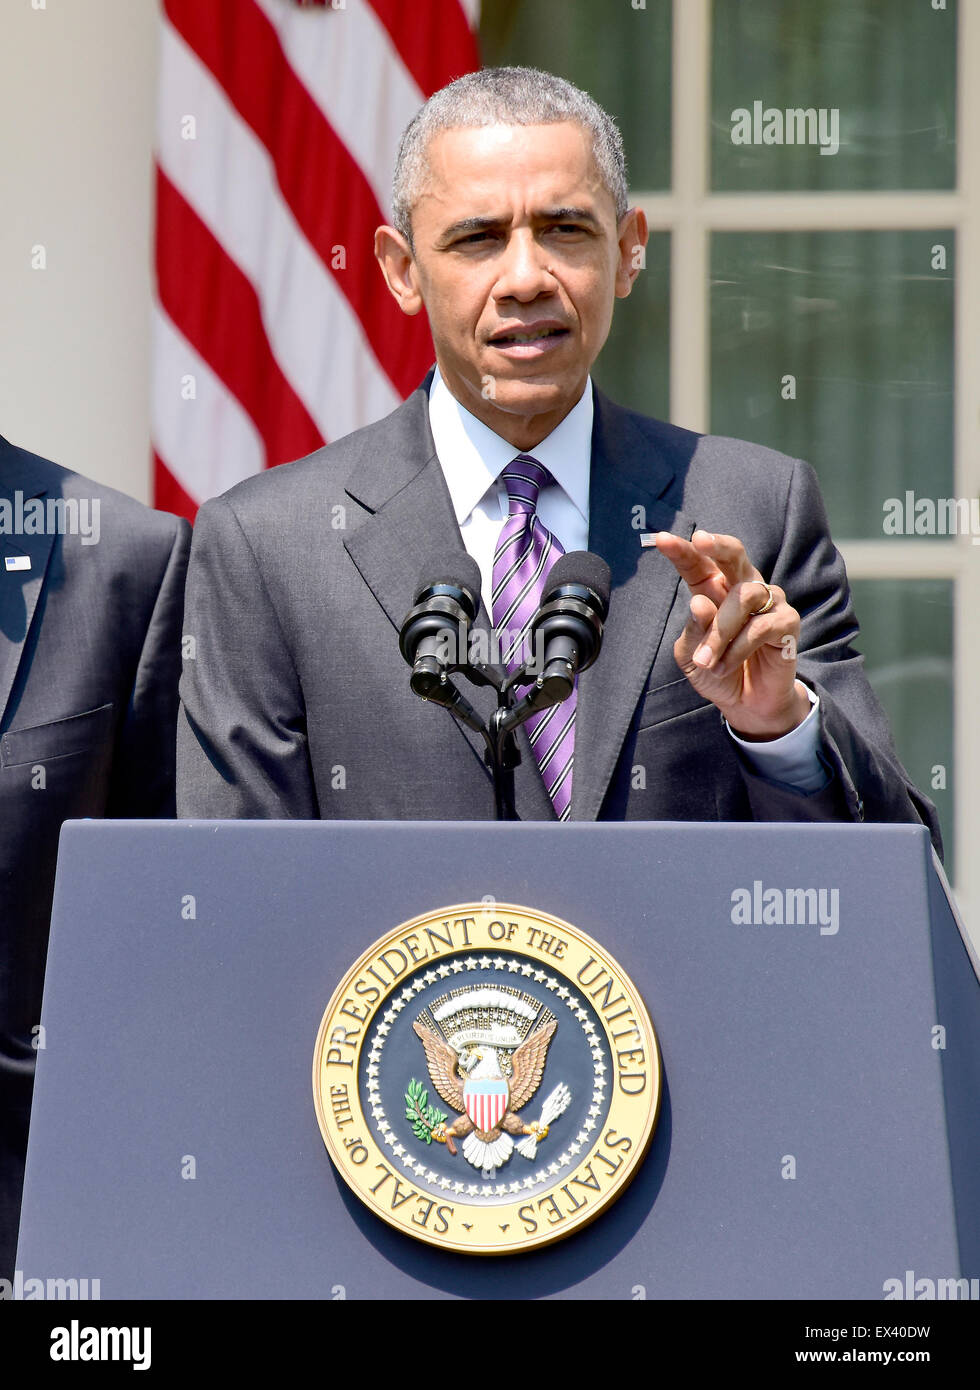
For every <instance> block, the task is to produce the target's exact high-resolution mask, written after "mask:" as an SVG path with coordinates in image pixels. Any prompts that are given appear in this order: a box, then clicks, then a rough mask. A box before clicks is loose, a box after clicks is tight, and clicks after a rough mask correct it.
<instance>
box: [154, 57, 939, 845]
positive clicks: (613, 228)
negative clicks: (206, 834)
mask: <svg viewBox="0 0 980 1390" xmlns="http://www.w3.org/2000/svg"><path fill="white" fill-rule="evenodd" d="M394 208H395V218H394V222H395V225H394V226H392V227H382V228H379V230H378V233H377V237H376V244H375V250H376V254H377V257H378V260H379V262H380V264H381V267H382V270H383V273H384V275H385V278H386V280H387V283H388V286H389V289H390V290H391V292H392V293H393V294H394V295H395V297H396V299H397V300H398V302H399V304H400V306H401V308H402V309H403V310H404V312H406V313H408V314H415V313H419V312H421V311H422V310H423V309H424V310H425V312H426V314H427V315H428V319H429V324H430V327H431V329H432V334H433V340H434V343H435V348H436V359H437V368H436V370H435V372H434V374H430V376H429V377H428V378H427V380H426V382H425V383H423V385H422V386H421V387H420V388H419V390H418V391H416V392H415V393H414V394H413V396H412V397H410V399H409V400H408V401H407V402H406V403H405V404H404V405H403V406H402V407H400V408H399V409H398V410H396V411H395V412H394V413H393V414H392V415H390V416H389V417H388V418H387V419H385V420H382V421H380V422H379V423H377V424H375V425H372V426H370V427H368V428H367V429H364V430H360V431H358V432H356V433H355V434H353V435H351V436H349V437H348V438H347V439H343V440H340V441H338V442H337V443H335V444H333V445H330V446H329V447H327V448H326V449H323V450H320V451H319V452H318V453H316V454H314V455H312V456H311V457H310V458H308V459H305V460H303V461H300V462H298V463H295V464H292V465H289V466H288V467H286V468H284V469H277V470H275V471H274V472H273V473H271V474H266V475H263V476H260V477H257V478H253V479H249V480H247V481H246V482H244V483H242V484H240V485H239V486H238V487H237V488H234V489H233V490H232V491H231V492H230V493H228V494H226V495H225V497H223V498H221V499H218V500H216V501H214V502H211V503H209V504H208V505H207V506H205V507H204V508H203V509H202V511H201V513H200V515H199V519H198V525H197V528H196V532H195V540H194V547H193V551H192V558H191V566H190V572H189V577H188V598H187V620H186V630H187V632H188V633H189V634H190V635H192V636H193V637H194V639H195V641H196V644H197V654H196V657H195V659H194V660H192V661H185V664H184V674H183V678H182V687H181V690H182V714H181V719H180V724H179V731H178V811H179V813H180V814H182V815H194V816H215V817H222V816H240V817H265V816H270V817H275V816H279V817H316V816H325V817H344V818H375V817H380V818H384V817H422V818H445V819H458V818H476V819H479V818H486V817H488V816H491V815H492V813H493V798H492V792H491V787H490V782H489V777H488V773H487V770H486V768H485V766H484V763H483V758H482V746H481V742H480V739H479V737H478V736H476V735H474V734H472V733H470V732H469V731H467V730H465V729H463V728H461V727H459V726H458V725H454V724H453V722H452V720H451V717H450V716H449V715H447V714H446V713H445V712H444V711H441V710H439V709H433V708H429V707H427V706H425V705H423V704H422V703H421V702H420V701H418V700H417V699H416V698H415V696H414V695H412V693H411V692H410V690H409V688H408V680H407V676H408V672H407V670H406V668H405V666H404V664H403V662H402V659H401V657H400V655H399V652H398V643H397V629H398V627H399V625H400V623H401V621H402V619H403V617H404V615H405V613H406V611H407V609H408V608H409V606H410V604H411V602H412V597H413V586H414V584H415V582H416V580H417V578H418V575H419V572H420V569H421V568H422V566H423V565H424V564H425V563H426V562H427V561H429V560H431V559H433V558H437V557H439V556H440V555H447V554H449V553H451V552H452V551H454V550H459V549H460V548H461V547H462V546H465V548H466V549H467V550H468V551H469V552H470V554H471V555H473V556H474V557H475V558H476V559H477V561H478V563H479V565H480V568H481V573H482V576H483V598H484V603H483V606H482V609H481V613H480V617H479V620H478V625H480V626H482V627H483V628H484V629H487V628H489V626H490V625H491V622H493V623H496V624H497V625H498V626H499V625H500V622H501V619H500V617H499V616H498V613H497V611H496V609H497V605H498V603H499V601H500V599H501V595H502V594H504V593H505V591H506V589H507V587H508V584H509V582H510V581H509V579H508V576H507V573H506V563H505V559H506V557H505V556H504V553H503V552H504V550H505V548H506V546H505V536H506V534H507V533H506V528H507V526H508V525H514V526H518V527H521V526H523V527H524V531H523V539H522V540H520V542H519V544H518V546H517V550H516V551H515V552H514V553H515V554H516V553H518V552H520V551H521V547H522V546H523V545H524V544H525V542H526V544H527V549H526V550H524V551H523V554H524V555H525V556H532V557H533V556H534V555H536V554H537V553H538V550H536V549H535V547H543V549H542V550H541V552H540V553H541V554H542V555H548V554H550V555H551V556H552V558H553V557H554V555H555V554H556V553H559V554H560V553H561V550H562V549H564V550H566V551H567V550H571V549H580V548H584V547H585V545H586V543H587V544H588V547H589V548H590V549H592V550H594V551H596V552H597V553H598V554H600V555H602V556H603V557H604V558H605V559H606V560H607V561H608V563H609V565H610V567H611V570H612V578H613V591H612V597H611V601H610V611H609V618H608V622H607V625H606V632H605V636H604V640H603V647H602V652H601V655H600V657H599V660H598V662H597V663H596V664H595V666H593V667H592V668H591V669H590V670H588V671H587V672H585V673H584V674H583V675H582V676H581V678H580V680H579V684H578V695H577V707H576V709H575V714H574V720H570V721H569V722H568V725H567V729H566V731H565V732H566V733H567V735H568V737H567V739H565V741H564V742H563V743H562V745H561V747H560V748H559V747H558V744H557V743H556V744H555V745H553V746H552V747H551V748H550V749H549V750H548V753H547V754H545V755H544V756H542V747H541V746H539V744H540V740H539V741H538V743H536V744H535V746H534V747H533V748H532V745H531V742H530V741H529V739H528V737H527V733H526V731H522V733H521V735H520V737H519V743H520V747H521V753H522V758H521V764H520V766H519V768H518V770H517V774H516V787H515V803H516V808H517V811H518V814H519V815H520V816H521V817H522V818H524V819H554V818H556V817H558V816H561V817H562V818H567V817H570V818H572V819H579V820H593V819H597V818H601V819H616V820H626V819H656V818H669V819H675V820H678V819H698V820H702V819H708V820H714V819H720V820H745V819H751V818H756V819H790V820H827V819H844V820H855V821H858V820H862V819H868V820H881V821H915V820H918V819H920V818H922V819H924V820H926V821H927V822H928V823H929V824H930V825H931V827H932V828H933V831H934V833H935V834H937V836H938V832H937V831H936V827H935V820H934V814H933V811H932V808H931V806H930V805H929V803H928V802H927V801H926V800H925V799H924V798H922V797H921V796H920V795H919V794H918V793H917V792H916V791H915V789H914V788H913V787H912V786H911V785H910V784H909V781H908V778H907V777H906V775H905V773H904V772H903V770H902V768H901V765H900V763H899V761H898V759H897V757H896V755H895V752H894V749H893V747H892V743H891V738H890V735H889V733H888V729H887V724H886V721H885V719H884V716H883V714H882V712H881V710H880V707H879V706H878V704H877V701H876V700H875V698H874V696H873V695H872V693H871V691H870V688H869V687H868V685H867V683H866V681H865V678H864V675H863V671H862V667H861V661H860V658H858V657H857V656H856V655H855V653H854V652H853V651H852V649H851V647H850V641H851V639H852V638H853V637H854V635H855V633H856V631H857V627H856V624H855V622H854V618H853V613H852V610H851V606H850V599H849V594H848V588H847V583H846V577H845V574H844V569H843V565H842V563H841V560H840V557H839V555H838V554H837V552H836V550H835V548H834V547H833V544H832V543H831V541H830V538H829V536H828V534H827V528H826V521H825V517H824V512H823V507H822V504H821V502H820V498H819V492H818V489H817V487H816V483H815V481H814V478H813V475H812V472H811V471H810V470H809V468H808V467H807V466H806V465H804V464H801V463H799V462H798V461H794V460H791V459H787V458H784V457H783V456H781V455H778V454H775V453H773V452H772V451H770V450H766V449H761V448H757V447H755V446H752V445H749V444H744V443H741V442H739V441H736V440H728V439H718V438H712V437H704V438H702V437H700V436H697V435H695V434H692V433H691V432H689V431H686V430H682V429H677V428H675V427H673V426H671V425H667V424H664V423H662V422H659V421H655V420H650V419H647V418H645V417H643V416H640V415H637V414H634V413H632V412H630V411H625V410H622V409H620V408H619V407H617V406H615V405H614V404H613V403H612V402H610V401H609V400H607V399H606V398H605V397H604V396H603V395H602V394H601V393H600V392H598V391H594V390H593V387H592V383H591V380H590V377H589V370H590V368H591V365H592V363H593V361H594V360H595V357H596V356H597V354H598V352H599V350H600V348H601V346H602V344H603V342H604V341H605V338H606V335H607V333H608V329H609V323H610V320H611V315H612V309H613V303H614V299H615V298H616V297H620V298H622V297H625V296H626V295H627V294H628V293H629V291H630V287H631V285H632V282H633V280H634V278H635V276H636V274H637V273H638V271H637V267H638V264H639V258H638V256H637V251H638V249H639V248H640V247H642V246H643V245H644V243H645V241H646V237H647V228H646V222H645V218H644V216H643V214H642V212H641V211H639V210H637V209H630V208H629V207H628V204H627V199H626V184H625V168H624V165H623V160H622V147H621V142H620V140H619V133H618V131H616V129H615V126H614V124H613V123H612V121H611V120H610V118H609V117H608V116H607V115H606V113H604V112H602V111H601V109H600V108H598V107H597V106H596V105H595V103H594V102H592V101H591V99H590V98H588V97H587V96H586V95H585V94H584V93H582V92H579V91H578V90H577V89H576V88H574V87H571V86H570V84H567V83H564V82H562V81H561V80H560V79H556V78H552V77H550V76H549V75H547V74H542V73H534V72H528V71H527V70H523V69H498V70H485V71H484V72H482V73H478V74H471V75H470V76H468V77H466V78H463V79H461V80H460V81H459V82H457V83H454V84H452V85H451V86H450V87H448V88H446V89H444V90H443V91H442V92H439V93H437V94H436V95H435V96H434V97H432V98H431V99H430V101H429V102H428V103H427V104H426V106H425V107H424V108H423V110H422V112H421V113H420V114H419V116H418V117H416V119H415V121H413V123H412V124H411V125H410V127H409V129H408V131H407V132H406V134H405V136H404V137H403V141H402V146H401V149H400V152H399V161H398V168H397V171H396V176H395V190H394ZM528 461H530V465H529V462H528ZM529 466H530V470H531V475H533V480H534V481H533V490H532V494H531V495H530V496H529V497H528V496H525V497H524V499H523V502H521V501H520V500H516V501H515V495H517V496H518V497H519V490H520V488H521V486H526V485H527V475H528V468H529ZM522 469H523V470H524V471H525V476H524V477H523V480H522V477H521V470H522ZM515 471H516V475H517V477H516V481H515V478H514V475H515ZM515 489H516V493H515ZM522 516H523V520H521V519H520V518H521V517H522ZM508 517H510V522H508ZM545 565H546V562H545V561H544V560H542V562H541V566H545ZM541 566H539V568H540V567H541ZM682 578H683V580H684V581H685V583H684V585H682V584H681V582H680V581H681V579H682ZM539 579H540V576H539V577H538V579H536V580H535V581H534V582H539ZM530 582H531V581H530V580H529V583H530ZM468 693H469V692H468ZM474 703H475V704H477V706H478V707H479V708H480V710H481V713H482V714H483V715H484V716H486V715H488V714H489V711H490V707H491V704H488V697H486V696H485V695H484V696H481V695H479V694H477V695H476V696H475V697H474ZM491 703H492V702H491ZM570 750H573V751H571V753H570ZM551 754H554V755H555V756H554V758H551V759H550V761H549V758H550V755H551ZM559 763H561V764H562V770H561V772H560V775H559V776H558V777H557V779H555V778H554V777H553V775H552V774H553V769H554V768H555V767H556V766H558V764H559ZM539 764H540V766H539ZM559 784H560V785H559ZM562 789H564V792H565V793H566V794H567V792H568V791H569V789H570V800H569V801H567V804H564V805H562V802H561V799H560V796H561V792H562Z"/></svg>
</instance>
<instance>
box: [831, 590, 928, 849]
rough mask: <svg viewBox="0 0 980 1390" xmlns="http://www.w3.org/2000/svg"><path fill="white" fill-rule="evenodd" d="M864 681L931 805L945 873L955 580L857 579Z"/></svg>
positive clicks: (855, 598)
mask: <svg viewBox="0 0 980 1390" xmlns="http://www.w3.org/2000/svg"><path fill="white" fill-rule="evenodd" d="M851 590H852V592H853V595H854V605H855V608H856V609H857V616H858V621H859V622H860V624H861V634H860V637H859V638H858V640H857V642H856V643H855V646H856V647H857V649H858V650H859V651H861V652H863V653H864V656H865V664H866V669H867V673H868V679H869V680H870V682H871V684H872V686H873V687H874V691H875V694H876V695H877V696H878V698H879V700H880V701H881V703H882V704H883V705H884V707H885V711H886V713H887V715H888V717H889V719H890V720H891V725H892V732H893V733H894V735H895V743H896V746H897V748H898V753H899V757H900V758H901V759H902V762H903V763H904V764H905V768H906V770H907V772H908V774H909V776H910V777H911V778H912V781H913V782H914V783H915V785H916V786H917V787H919V788H920V789H921V790H922V791H923V792H924V793H925V794H926V796H928V797H930V798H931V800H932V801H934V802H935V804H936V808H937V810H938V811H939V818H940V821H941V822H942V829H943V839H944V841H945V850H946V870H947V873H948V874H949V875H950V877H952V874H953V867H952V854H953V583H952V581H951V580H948V579H907V580H897V579H855V580H854V581H853V582H852V584H851Z"/></svg>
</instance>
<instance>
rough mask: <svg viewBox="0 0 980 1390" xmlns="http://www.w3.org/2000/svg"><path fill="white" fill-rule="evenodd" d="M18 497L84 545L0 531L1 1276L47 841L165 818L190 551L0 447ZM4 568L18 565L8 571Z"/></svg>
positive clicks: (26, 1088)
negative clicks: (68, 823)
mask: <svg viewBox="0 0 980 1390" xmlns="http://www.w3.org/2000/svg"><path fill="white" fill-rule="evenodd" d="M18 493H20V494H21V498H22V501H28V500H29V499H32V498H38V499H40V500H41V501H42V502H43V503H45V504H46V503H47V501H48V499H55V498H76V499H98V501H99V539H98V542H97V543H96V544H89V545H84V544H82V539H81V537H80V535H78V534H75V535H72V534H55V533H53V532H51V531H47V532H45V533H44V534H40V535H25V534H0V1277H9V1275H10V1271H11V1270H12V1269H13V1263H14V1253H15V1246H16V1238H17V1213H18V1210H19V1205H20V1193H21V1186H22V1182H23V1166H24V1153H25V1149H26V1141H27V1126H28V1115H29V1111H30V1100H31V1091H32V1087H33V1076H34V1062H35V1059H36V1056H37V1052H36V1050H35V1045H34V1044H35V1035H34V1033H33V1029H34V1028H35V1026H36V1025H37V1024H38V1023H39V1020H40V1012H41V989H42V982H43V978H44V962H45V954H46V949H47V938H48V921H49V916H50V910H51V896H52V890H53V885H54V872H55V860H56V855H57V849H58V834H59V831H60V828H61V823H62V821H64V820H66V819H68V818H72V817H79V816H96V817H101V816H120V817H129V816H139V817H142V816H172V815H173V814H174V724H175V720H176V714H177V681H178V678H179V672H180V619H181V609H182V601H183V582H184V573H185V569H186V565H187V553H188V549H189V544H190V527H189V526H188V524H187V522H186V521H179V520H178V519H177V518H176V517H174V516H168V515H164V514H163V513H160V512H153V511H150V510H149V509H148V508H146V507H144V506H142V505H141V504H140V503H138V502H135V501H133V500H132V499H131V498H129V497H125V496H124V495H123V494H122V493H119V492H115V491H113V490H112V489H110V488H105V487H100V486H99V485H97V484H95V483H93V482H90V481H89V480H88V479H87V478H83V477H80V476H79V475H78V474H77V473H71V472H69V471H68V470H66V469H64V468H60V467H58V465H57V464H54V463H49V462H48V461H47V460H46V459H42V458H38V457H37V456H36V455H34V454H29V453H27V452H26V451H25V450H23V449H18V448H15V447H14V446H13V445H11V444H8V443H7V441H6V440H3V439H0V498H6V499H8V500H9V501H10V503H11V506H12V507H13V506H14V504H15V502H16V498H17V494H18ZM8 556H9V557H15V556H21V557H23V556H28V557H29V558H30V562H31V563H30V568H29V569H15V570H11V571H8V570H7V569H6V565H5V563H4V560H5V558H6V557H8ZM124 888H125V885H121V889H122V890H123V891H124ZM105 1026H106V1027H107V1028H111V1026H112V1020H111V1019H106V1020H105ZM55 1043H56V1040H52V1043H51V1045H52V1046H53V1045H55Z"/></svg>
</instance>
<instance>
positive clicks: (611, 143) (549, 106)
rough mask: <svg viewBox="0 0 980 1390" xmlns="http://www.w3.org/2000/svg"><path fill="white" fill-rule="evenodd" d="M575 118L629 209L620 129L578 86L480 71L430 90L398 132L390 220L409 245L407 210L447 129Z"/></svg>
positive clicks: (525, 74) (517, 72)
mask: <svg viewBox="0 0 980 1390" xmlns="http://www.w3.org/2000/svg"><path fill="white" fill-rule="evenodd" d="M559 121H575V122H577V123H578V124H579V125H580V126H583V127H584V128H585V129H586V130H587V131H588V132H589V133H590V134H591V136H592V149H593V153H594V155H595V162H596V165H597V167H598V169H599V175H600V177H601V179H602V182H603V183H604V184H605V186H606V188H607V189H608V190H609V193H610V194H611V195H612V199H613V202H614V203H615V205H616V219H617V221H618V220H619V218H621V217H622V216H623V214H624V213H625V212H626V211H627V209H628V207H629V192H628V187H627V182H626V158H625V156H624V154H623V137H622V135H620V133H619V127H618V126H617V125H616V122H615V121H614V120H613V118H612V116H610V115H609V113H608V112H607V111H604V110H603V109H602V107H601V106H600V105H599V103H598V102H597V101H594V100H593V99H592V97H590V96H589V94H588V93H587V92H583V91H582V90H581V88H580V87H576V86H574V85H573V84H572V83H571V82H567V81H566V80H565V78H563V77H556V76H555V75H554V73H550V72H541V71H540V70H539V69H538V68H519V67H507V68H481V69H480V70H479V71H478V72H468V73H466V75H465V76H463V77H458V78H457V79H456V81H455V82H450V83H449V85H448V86H446V87H442V88H441V89H440V90H439V91H438V92H433V94H432V96H431V97H429V100H428V101H427V102H426V103H425V105H424V106H423V107H422V108H421V110H419V111H418V112H417V113H416V114H415V116H413V117H412V119H411V121H409V123H408V125H407V126H406V128H405V133H404V134H403V135H402V138H401V143H400V144H399V146H398V157H397V159H396V161H395V177H394V180H393V183H392V197H391V201H392V213H393V220H394V225H395V227H396V228H397V230H398V231H399V232H401V234H402V236H403V237H404V238H405V239H406V241H407V242H408V244H409V245H410V246H413V242H412V209H413V208H414V207H415V204H416V203H417V202H418V200H419V198H420V196H421V193H422V188H423V185H424V183H425V177H426V171H427V161H426V156H427V154H428V149H429V142H430V141H431V140H432V139H433V137H434V136H436V135H438V134H439V133H440V132H441V131H444V130H459V129H462V128H473V127H479V126H490V125H553V124H556V123H557V122H559Z"/></svg>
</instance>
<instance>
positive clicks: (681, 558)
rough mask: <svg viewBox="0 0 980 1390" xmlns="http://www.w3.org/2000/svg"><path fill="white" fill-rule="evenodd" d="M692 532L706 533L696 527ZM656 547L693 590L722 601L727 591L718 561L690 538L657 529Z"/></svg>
mask: <svg viewBox="0 0 980 1390" xmlns="http://www.w3.org/2000/svg"><path fill="white" fill-rule="evenodd" d="M694 534H695V536H699V535H700V536H704V535H708V532H706V531H695V533H694ZM654 540H655V543H656V546H657V549H658V550H659V551H660V553H661V555H663V556H664V557H665V558H666V559H668V560H669V561H670V563H671V564H672V565H673V566H674V569H675V570H676V571H677V573H678V574H679V575H680V577H681V578H682V579H683V580H684V583H685V584H686V585H687V587H688V588H689V589H690V590H691V593H692V594H705V595H706V596H707V597H708V598H709V599H711V601H712V602H713V603H716V604H718V603H721V602H722V601H723V600H724V598H725V596H726V594H727V593H728V584H727V582H726V580H725V577H724V575H723V574H722V572H721V570H720V569H719V567H718V565H717V564H715V562H714V561H713V560H712V559H711V557H710V556H709V555H704V554H702V553H701V551H700V550H698V549H697V548H696V546H694V545H692V544H691V541H689V540H685V539H684V537H683V536H675V535H674V534H673V532H672V531H658V532H657V533H656V535H655V537H654Z"/></svg>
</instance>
